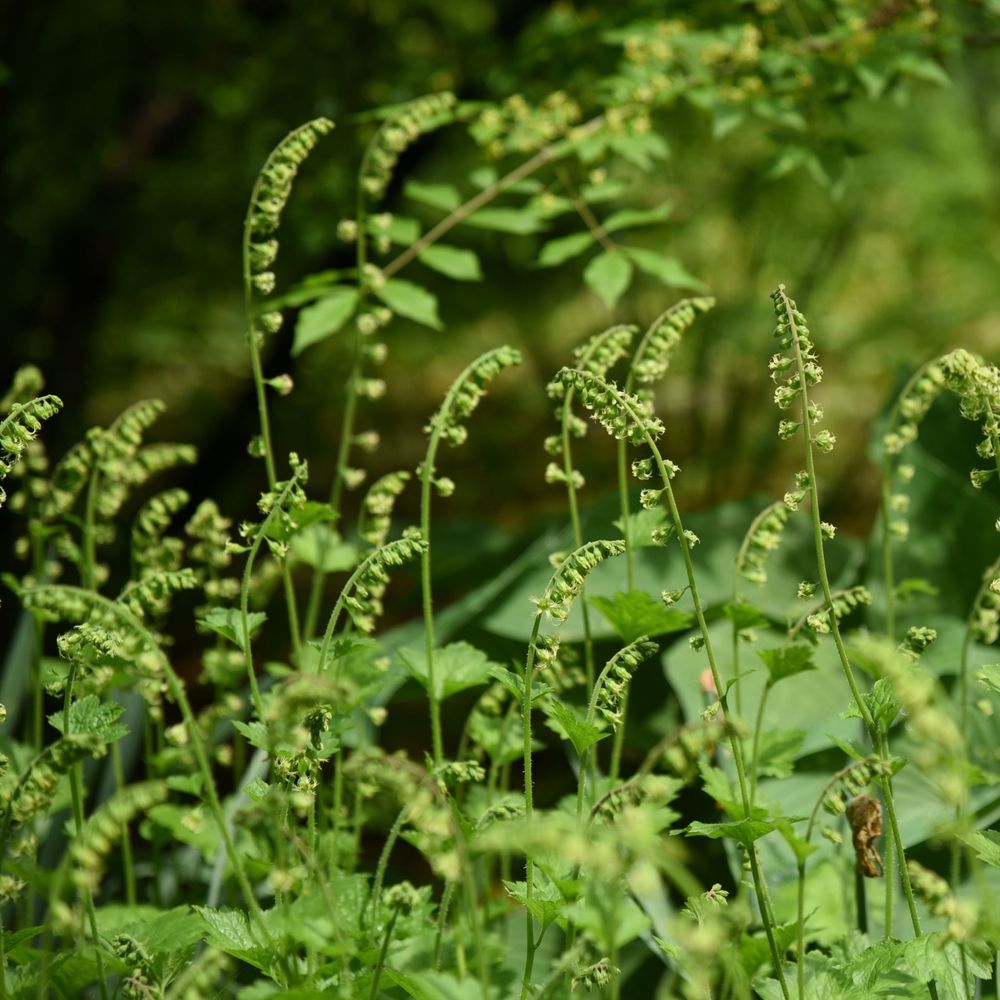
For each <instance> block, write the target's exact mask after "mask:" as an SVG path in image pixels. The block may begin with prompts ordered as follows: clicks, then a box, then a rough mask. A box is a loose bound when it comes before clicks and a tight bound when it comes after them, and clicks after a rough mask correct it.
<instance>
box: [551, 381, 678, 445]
mask: <svg viewBox="0 0 1000 1000" xmlns="http://www.w3.org/2000/svg"><path fill="white" fill-rule="evenodd" d="M556 379H557V380H558V381H559V382H560V383H562V385H563V387H564V389H574V390H575V391H576V392H577V393H579V396H580V401H581V402H582V403H583V405H584V406H585V407H586V409H587V410H589V411H590V413H591V414H592V416H593V417H594V419H595V420H596V421H597V422H598V423H599V424H600V425H601V426H602V427H603V428H604V429H605V430H606V431H607V432H608V433H609V434H610V435H611V436H612V437H613V438H615V440H617V441H626V440H627V441H630V442H631V443H632V444H642V443H643V442H645V441H646V438H647V436H648V437H650V438H652V439H653V440H656V438H658V437H661V436H662V435H663V432H664V431H665V430H666V428H665V427H664V426H663V421H661V420H660V419H659V418H658V417H654V416H651V415H650V414H649V413H648V412H647V408H646V406H645V405H644V404H643V402H642V400H641V399H639V397H638V396H635V395H633V394H631V393H628V392H623V391H622V390H621V389H619V388H618V386H617V385H616V384H615V383H614V382H609V381H606V380H605V379H603V378H601V376H599V375H594V374H592V373H591V372H585V371H580V370H578V369H575V368H563V369H561V370H560V371H559V373H558V374H557V375H556Z"/></svg>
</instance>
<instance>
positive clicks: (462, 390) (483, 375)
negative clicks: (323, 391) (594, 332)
mask: <svg viewBox="0 0 1000 1000" xmlns="http://www.w3.org/2000/svg"><path fill="white" fill-rule="evenodd" d="M520 363H521V354H520V352H519V351H517V350H515V349H514V348H513V347H497V348H495V349H494V350H492V351H487V352H486V353H485V354H481V355H480V356H479V357H478V358H476V360H475V361H473V362H472V363H471V364H470V365H468V366H467V367H466V368H465V369H464V370H463V371H462V373H461V374H460V375H459V376H458V378H456V379H455V381H454V382H453V383H452V384H451V387H450V388H449V389H448V392H447V394H446V395H445V398H444V402H443V403H442V404H441V406H440V408H439V409H438V411H437V413H435V414H434V416H433V417H431V419H430V422H429V423H428V425H427V427H426V428H425V430H426V432H427V433H428V435H429V440H428V443H427V453H426V454H425V456H424V461H423V463H422V465H421V467H420V470H419V473H420V533H421V535H422V536H423V539H424V543H425V545H424V548H423V550H422V552H421V555H420V584H421V594H422V599H423V611H424V646H425V650H426V654H427V688H428V701H429V702H430V712H431V739H432V743H433V748H434V763H435V765H438V766H440V764H441V762H442V761H443V760H444V747H443V744H442V737H441V708H440V705H439V703H438V696H437V689H436V685H435V676H434V607H433V597H432V594H431V549H430V538H431V489H432V487H434V486H436V487H437V490H438V492H439V493H440V494H441V495H442V496H450V495H451V494H452V492H454V489H455V484H454V483H453V482H452V481H451V480H450V479H447V478H435V471H436V467H435V463H436V461H437V453H438V448H439V446H440V444H441V441H442V439H444V440H446V441H447V442H448V443H449V444H451V445H453V446H458V445H460V444H463V443H464V442H465V441H466V439H467V438H468V436H469V432H468V429H467V428H466V426H465V424H464V423H463V421H465V420H466V419H467V418H468V417H470V416H471V415H472V412H473V410H475V408H476V407H477V406H478V405H479V400H480V399H482V397H483V396H484V395H485V393H486V385H487V383H488V382H490V381H491V380H492V379H494V378H496V376H497V375H499V374H500V373H501V372H502V371H503V370H504V369H505V368H510V367H511V366H513V365H518V364H520Z"/></svg>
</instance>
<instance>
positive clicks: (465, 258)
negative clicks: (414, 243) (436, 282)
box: [417, 243, 483, 281]
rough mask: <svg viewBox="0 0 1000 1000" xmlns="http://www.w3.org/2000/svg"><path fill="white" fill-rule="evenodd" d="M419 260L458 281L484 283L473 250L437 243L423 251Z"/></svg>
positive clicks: (418, 257)
mask: <svg viewBox="0 0 1000 1000" xmlns="http://www.w3.org/2000/svg"><path fill="white" fill-rule="evenodd" d="M417 259H418V260H419V261H420V262H421V263H422V264H426V265H427V266H428V267H430V268H433V269H434V270H435V271H440V272H441V274H446V275H447V276H448V277H449V278H454V279H455V280H456V281H482V280H483V272H482V268H481V267H480V266H479V258H478V257H477V256H476V255H475V254H474V253H473V252H472V251H471V250H463V249H462V248H461V247H452V246H448V245H447V244H446V243H435V244H433V245H432V246H429V247H427V249H426V250H421V251H420V253H419V254H417Z"/></svg>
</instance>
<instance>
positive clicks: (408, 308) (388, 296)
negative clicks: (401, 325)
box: [375, 278, 442, 330]
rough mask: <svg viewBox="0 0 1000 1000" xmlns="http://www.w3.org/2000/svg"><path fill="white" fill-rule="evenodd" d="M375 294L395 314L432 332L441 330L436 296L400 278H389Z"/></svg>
mask: <svg viewBox="0 0 1000 1000" xmlns="http://www.w3.org/2000/svg"><path fill="white" fill-rule="evenodd" d="M375 294H376V295H377V296H378V297H379V298H380V299H381V300H382V301H383V302H384V303H385V304H386V305H387V306H388V307H389V308H390V309H391V310H392V311H393V312H395V313H399V315H400V316H405V317H406V318H407V319H412V320H413V321H414V323H422V324H423V325H424V326H429V327H430V328H431V329H432V330H440V329H442V325H441V317H440V316H439V315H438V300H437V296H435V295H434V294H433V293H431V292H429V291H427V289H426V288H422V287H421V286H420V285H415V284H414V283H413V282H412V281H404V280H403V279H402V278H390V279H389V280H388V281H386V282H385V283H384V284H383V285H382V286H381V287H379V288H378V289H377V290H376V291H375Z"/></svg>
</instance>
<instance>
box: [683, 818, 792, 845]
mask: <svg viewBox="0 0 1000 1000" xmlns="http://www.w3.org/2000/svg"><path fill="white" fill-rule="evenodd" d="M775 829H777V827H775V825H774V823H772V822H771V821H770V820H767V819H741V820H739V821H738V822H731V823H701V822H694V823H689V824H688V825H687V826H686V827H685V828H684V831H683V832H684V836H686V837H709V838H711V839H712V840H720V839H722V838H723V837H729V838H731V839H732V840H735V841H737V842H738V843H740V844H742V845H743V846H744V847H745V848H746V849H747V850H750V849H751V847H752V845H753V842H754V841H755V840H760V838H761V837H764V836H766V835H767V834H769V833H771V831H772V830H775Z"/></svg>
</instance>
